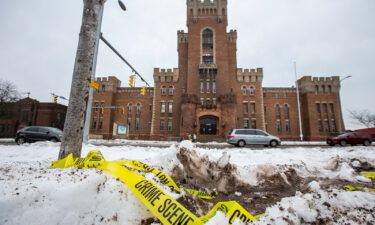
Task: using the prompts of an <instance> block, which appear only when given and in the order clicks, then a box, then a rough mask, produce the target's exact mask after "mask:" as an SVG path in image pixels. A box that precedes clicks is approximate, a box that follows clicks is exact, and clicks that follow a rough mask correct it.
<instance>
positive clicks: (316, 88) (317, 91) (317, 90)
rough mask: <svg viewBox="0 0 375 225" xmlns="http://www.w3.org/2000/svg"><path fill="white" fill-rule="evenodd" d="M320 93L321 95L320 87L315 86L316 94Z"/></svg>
mask: <svg viewBox="0 0 375 225" xmlns="http://www.w3.org/2000/svg"><path fill="white" fill-rule="evenodd" d="M318 93H319V86H318V85H315V94H318Z"/></svg>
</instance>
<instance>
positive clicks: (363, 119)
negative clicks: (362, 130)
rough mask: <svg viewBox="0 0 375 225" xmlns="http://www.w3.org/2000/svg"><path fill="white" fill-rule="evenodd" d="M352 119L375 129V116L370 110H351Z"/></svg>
mask: <svg viewBox="0 0 375 225" xmlns="http://www.w3.org/2000/svg"><path fill="white" fill-rule="evenodd" d="M349 113H350V117H351V118H352V119H354V120H355V121H356V122H358V123H360V124H362V125H364V126H366V127H369V128H370V127H375V114H372V113H370V112H369V111H368V110H362V111H355V110H349Z"/></svg>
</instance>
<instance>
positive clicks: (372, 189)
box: [344, 185, 375, 191]
mask: <svg viewBox="0 0 375 225" xmlns="http://www.w3.org/2000/svg"><path fill="white" fill-rule="evenodd" d="M344 189H345V191H360V190H369V191H375V189H374V188H367V187H353V186H350V185H345V186H344Z"/></svg>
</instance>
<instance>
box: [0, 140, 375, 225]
mask: <svg viewBox="0 0 375 225" xmlns="http://www.w3.org/2000/svg"><path fill="white" fill-rule="evenodd" d="M121 143H122V144H123V145H122V146H115V147H106V146H102V145H92V144H89V145H87V146H84V147H83V152H82V156H86V154H87V152H88V151H89V150H93V149H99V150H101V152H102V153H103V155H104V157H105V158H106V159H107V160H109V161H114V160H125V159H132V160H139V161H141V162H144V163H146V164H149V165H151V166H153V167H155V168H158V169H161V170H163V171H164V172H166V173H169V174H170V173H171V171H172V169H173V168H174V167H175V166H176V165H179V164H180V163H179V161H178V159H177V157H176V153H177V152H178V147H177V144H175V143H170V144H171V146H170V147H169V148H160V147H134V146H130V145H127V144H126V142H125V143H123V142H121ZM143 143H144V142H143ZM132 144H133V142H132ZM182 145H184V147H190V148H191V147H192V148H194V146H193V145H192V144H191V143H187V142H183V144H182ZM59 146H60V145H59V144H58V143H50V142H41V143H34V144H25V145H22V146H16V145H12V146H0V224H3V225H18V224H19V225H21V224H30V225H40V224H49V225H57V224H71V225H74V224H77V225H78V224H87V225H90V224H103V225H104V224H114V225H120V224H126V225H140V224H141V221H142V220H143V219H148V218H151V217H153V215H152V213H151V212H149V211H148V210H147V208H146V207H145V206H144V205H143V204H142V203H141V202H140V201H139V200H138V199H137V197H136V196H135V195H134V194H133V193H132V192H131V191H130V189H128V188H127V187H126V186H125V185H123V184H122V183H121V182H119V181H116V180H115V179H113V178H111V176H109V175H107V174H104V173H103V172H101V171H98V170H96V169H89V170H80V169H76V168H69V169H49V166H50V163H51V162H52V161H54V160H56V159H57V156H58V151H59ZM195 151H196V152H197V154H198V155H200V156H204V157H207V158H208V159H209V160H213V161H217V160H218V159H219V158H220V157H221V156H222V155H223V153H224V152H227V155H226V156H225V157H224V158H222V160H223V159H225V161H227V160H230V163H232V164H234V165H236V166H237V168H238V170H239V175H238V176H239V177H240V179H241V180H243V181H244V182H246V183H248V184H252V185H256V184H257V183H258V182H260V181H261V180H258V179H261V178H260V177H261V176H259V175H261V174H264V173H271V174H272V173H276V172H280V171H283V169H285V168H287V167H288V168H294V169H295V170H296V172H297V174H298V175H299V176H301V177H310V176H313V177H317V178H330V179H343V180H347V181H364V182H368V179H365V178H363V177H360V176H358V174H357V173H356V172H355V171H354V169H353V168H352V167H359V166H360V165H361V163H364V162H366V163H367V164H368V165H372V166H373V167H374V166H375V154H374V153H375V147H362V146H356V147H346V148H341V147H338V148H319V147H316V148H303V147H297V148H285V149H278V148H276V149H270V148H265V149H261V150H250V149H248V148H233V147H230V148H225V149H207V148H195ZM354 159H356V160H354ZM159 185H160V184H159ZM163 190H165V189H164V188H163ZM174 197H178V195H174ZM374 208H375V194H374V192H366V191H362V192H358V191H355V192H346V191H343V190H342V189H340V190H338V189H332V190H328V191H327V190H323V189H321V188H320V185H319V183H318V182H312V183H310V192H308V193H305V194H302V193H299V192H297V194H296V195H295V196H292V197H288V198H284V199H282V200H281V201H280V202H278V203H276V204H275V205H274V206H271V207H269V208H267V209H266V215H265V216H264V217H262V218H261V219H260V220H259V221H257V222H255V223H254V224H312V223H313V222H315V223H316V222H320V223H321V224H324V221H325V218H333V217H338V218H337V219H336V220H335V223H330V224H345V223H350V224H366V223H367V222H368V223H369V224H373V223H375V218H374ZM301 221H304V222H301ZM207 224H210V225H213V224H216V225H219V224H228V222H227V220H226V219H225V215H223V214H221V213H218V214H217V215H216V216H215V217H214V218H212V219H211V220H210V221H209V222H208V223H207ZM234 224H237V225H238V224H242V223H241V222H239V221H236V222H235V223H234Z"/></svg>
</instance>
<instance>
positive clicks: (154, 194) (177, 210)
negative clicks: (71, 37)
mask: <svg viewBox="0 0 375 225" xmlns="http://www.w3.org/2000/svg"><path fill="white" fill-rule="evenodd" d="M128 165H131V166H133V169H136V170H137V169H138V170H140V171H146V172H147V171H148V172H152V173H154V174H159V175H160V176H161V173H159V172H161V171H159V170H157V169H154V168H152V167H150V166H148V165H146V164H143V163H140V162H138V161H115V162H109V161H106V160H105V158H104V157H103V155H102V154H101V152H100V151H98V150H93V151H90V152H89V153H88V154H87V156H86V158H74V157H73V154H70V155H69V156H67V157H66V158H64V159H61V160H58V161H54V162H52V165H51V168H68V167H77V168H85V169H88V168H97V169H100V170H103V171H106V172H109V173H110V174H112V175H113V176H114V177H116V178H118V179H119V180H121V181H122V182H123V183H125V184H126V185H127V186H128V187H129V188H130V189H131V190H132V191H133V193H134V194H135V195H136V196H137V197H138V198H139V199H140V200H141V201H142V203H143V204H145V205H146V207H147V208H148V209H149V210H150V211H151V212H152V213H153V214H154V215H155V216H156V217H157V218H158V219H159V220H160V221H161V222H162V223H163V224H167V225H169V224H171V225H203V224H204V223H206V222H207V221H208V220H209V219H210V218H212V217H213V216H214V215H215V214H216V212H218V211H221V212H223V213H224V214H225V215H227V216H228V217H229V224H232V223H233V222H234V221H235V220H236V219H237V218H238V219H240V220H241V221H243V222H249V221H254V220H256V219H258V218H259V217H260V216H262V215H264V214H261V215H258V216H252V215H251V214H250V213H249V212H248V211H247V210H246V209H244V208H243V207H242V206H241V205H240V204H238V203H237V202H235V201H228V202H219V203H217V204H216V205H215V206H214V207H213V209H212V210H211V211H210V212H209V213H208V214H207V215H205V216H202V217H197V216H196V215H194V214H193V213H192V212H190V211H189V210H188V209H186V208H185V207H184V206H183V205H181V204H180V203H179V202H178V201H177V200H175V199H174V198H172V197H171V196H169V195H168V194H166V193H165V192H164V191H162V190H161V189H160V188H159V187H158V186H157V185H156V184H155V183H154V182H152V181H150V180H148V179H146V178H145V177H143V176H142V175H140V174H138V173H136V172H134V171H133V170H132V169H131V167H128ZM163 174H164V173H163ZM164 175H166V176H165V177H163V178H165V179H164V180H163V181H162V180H161V181H162V182H165V184H166V186H168V187H173V190H179V187H178V186H177V185H176V183H175V182H174V181H173V180H172V178H170V177H169V176H168V175H167V174H164ZM157 176H158V175H157ZM159 179H160V177H159ZM187 190H189V189H187ZM185 191H186V189H185ZM187 192H189V191H187ZM195 192H198V191H195V190H190V192H189V193H190V194H191V193H195ZM196 194H199V193H196ZM204 194H205V193H203V194H202V195H204ZM197 196H198V195H197ZM208 199H209V198H208Z"/></svg>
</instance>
